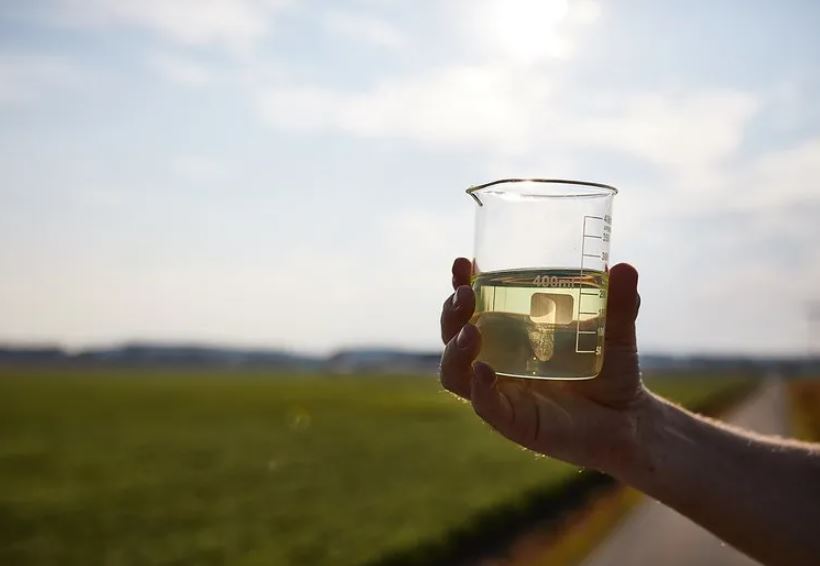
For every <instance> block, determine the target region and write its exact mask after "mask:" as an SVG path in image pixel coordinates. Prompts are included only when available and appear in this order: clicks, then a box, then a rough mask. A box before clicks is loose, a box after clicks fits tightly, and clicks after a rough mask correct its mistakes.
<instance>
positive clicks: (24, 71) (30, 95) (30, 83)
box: [0, 55, 79, 105]
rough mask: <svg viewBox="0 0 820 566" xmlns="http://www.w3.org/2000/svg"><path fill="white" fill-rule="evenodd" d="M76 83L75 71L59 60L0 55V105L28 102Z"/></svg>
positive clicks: (52, 57) (53, 57)
mask: <svg viewBox="0 0 820 566" xmlns="http://www.w3.org/2000/svg"><path fill="white" fill-rule="evenodd" d="M78 82H79V77H78V70H77V69H76V68H74V67H73V66H72V65H71V64H69V62H68V61H66V60H65V59H63V58H62V57H58V56H46V55H0V105H8V104H25V103H28V102H32V101H34V100H36V99H39V98H41V97H43V96H45V95H47V94H53V92H54V91H55V90H58V89H62V88H66V87H70V86H73V85H76V84H77V83H78Z"/></svg>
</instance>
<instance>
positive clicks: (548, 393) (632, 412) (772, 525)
mask: <svg viewBox="0 0 820 566" xmlns="http://www.w3.org/2000/svg"><path fill="white" fill-rule="evenodd" d="M471 271H472V265H471V263H470V261H469V260H467V259H465V258H458V259H456V260H455V262H454V263H453V269H452V273H453V277H452V284H453V289H454V293H453V294H452V295H450V297H448V298H447V300H446V301H445V302H444V306H443V308H442V314H441V337H442V340H443V342H444V343H445V344H446V347H445V350H444V354H443V356H442V361H441V372H440V377H441V383H442V385H443V386H444V387H445V389H447V390H448V391H450V392H452V393H454V394H455V395H458V396H459V397H461V398H463V399H465V400H467V401H469V402H470V404H471V405H472V407H473V409H474V410H475V412H476V414H477V415H478V416H479V417H481V418H482V419H483V420H484V421H486V422H487V423H488V424H489V425H490V426H492V427H493V428H494V429H495V430H496V431H498V432H499V433H500V434H502V435H503V436H505V437H506V438H508V439H510V440H511V441H513V442H515V443H517V444H519V445H521V446H524V447H526V448H528V449H530V450H533V451H535V452H538V453H541V454H545V455H548V456H552V457H555V458H558V459H560V460H564V461H566V462H569V463H572V464H576V465H578V466H583V467H589V468H594V469H597V470H600V471H602V472H605V473H608V474H610V475H613V476H614V477H616V478H618V479H620V480H621V481H624V482H625V483H628V484H630V485H632V486H634V487H636V488H638V489H640V490H642V491H644V492H645V493H647V494H648V495H650V496H652V497H654V498H656V499H658V500H659V501H661V502H663V503H665V504H667V505H669V506H671V507H673V508H675V509H676V510H678V511H679V512H680V513H682V514H684V515H686V516H688V517H689V518H690V519H692V520H693V521H695V522H697V523H698V524H700V525H702V526H703V527H705V528H706V529H708V530H710V531H712V532H713V533H714V534H716V535H717V536H718V537H720V538H722V539H723V540H725V541H726V542H728V543H730V544H732V545H733V546H735V547H736V548H738V549H739V550H741V551H744V552H746V553H747V554H749V555H750V556H752V557H753V558H756V559H757V560H760V561H761V562H763V563H765V564H778V565H780V564H783V565H800V566H802V565H810V564H811V565H816V564H820V536H818V535H820V449H819V448H818V446H817V445H812V444H806V443H799V442H795V441H789V440H783V439H780V438H773V437H762V436H758V435H754V434H751V433H748V432H745V431H741V430H737V429H733V428H731V427H728V426H726V425H723V424H720V423H717V422H715V421H712V420H709V419H706V418H704V417H700V416H698V415H695V414H692V413H690V412H688V411H685V410H684V409H682V408H680V407H677V406H675V405H673V404H671V403H669V402H667V401H665V400H663V399H661V398H660V397H658V396H656V395H654V394H653V393H651V392H650V391H649V390H647V389H646V388H645V387H644V385H643V383H642V381H641V372H640V366H639V360H638V348H637V343H636V338H635V319H636V317H637V315H638V309H639V307H640V297H639V295H638V290H637V285H638V273H637V271H636V270H635V268H633V267H632V266H630V265H628V264H618V265H616V266H614V267H613V268H612V269H611V270H610V274H609V275H610V279H609V295H608V302H607V321H606V333H605V340H606V344H605V348H604V352H605V354H604V365H603V368H602V370H601V373H600V374H599V375H598V377H597V378H596V379H593V380H590V381H578V382H571V381H542V380H525V379H515V378H503V377H499V376H496V374H495V372H494V371H493V369H492V368H491V367H489V366H488V365H486V364H483V363H481V362H474V360H475V359H476V357H477V356H478V353H479V351H480V349H481V334H480V332H479V331H478V329H477V328H476V327H475V326H473V325H472V324H469V322H468V321H469V320H470V317H471V316H472V315H473V312H474V310H475V295H474V293H473V290H472V288H471V287H470V284H469V283H470V274H471Z"/></svg>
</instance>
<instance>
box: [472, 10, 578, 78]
mask: <svg viewBox="0 0 820 566" xmlns="http://www.w3.org/2000/svg"><path fill="white" fill-rule="evenodd" d="M475 7H476V10H477V12H476V16H477V24H478V28H479V29H478V30H477V31H478V33H479V34H480V35H481V39H482V43H485V44H486V46H487V47H488V48H489V49H490V50H491V52H493V53H494V54H496V55H499V56H502V57H504V58H507V59H509V60H511V61H512V62H515V63H520V64H532V63H536V62H538V61H542V60H544V59H548V58H552V57H562V56H564V55H566V52H567V42H566V38H565V33H564V32H565V31H566V30H563V29H562V23H564V22H565V20H566V19H567V14H568V12H569V3H568V2H567V0H489V1H487V2H483V3H480V4H479V3H476V6H475Z"/></svg>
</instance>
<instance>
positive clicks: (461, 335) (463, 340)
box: [456, 326, 471, 350]
mask: <svg viewBox="0 0 820 566" xmlns="http://www.w3.org/2000/svg"><path fill="white" fill-rule="evenodd" d="M467 328H468V327H467V326H465V327H464V328H462V329H461V330H460V331H459V332H458V336H456V346H458V349H459V350H466V349H467V348H469V347H470V340H471V338H470V331H469V330H467Z"/></svg>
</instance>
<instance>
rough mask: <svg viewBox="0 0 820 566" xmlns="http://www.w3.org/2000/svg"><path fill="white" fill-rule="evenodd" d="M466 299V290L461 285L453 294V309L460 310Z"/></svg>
mask: <svg viewBox="0 0 820 566" xmlns="http://www.w3.org/2000/svg"><path fill="white" fill-rule="evenodd" d="M466 298H467V288H466V287H465V286H464V285H462V286H460V287H459V288H458V289H456V292H455V294H454V295H453V307H454V308H457V309H460V308H461V307H462V306H464V301H465V300H466Z"/></svg>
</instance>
